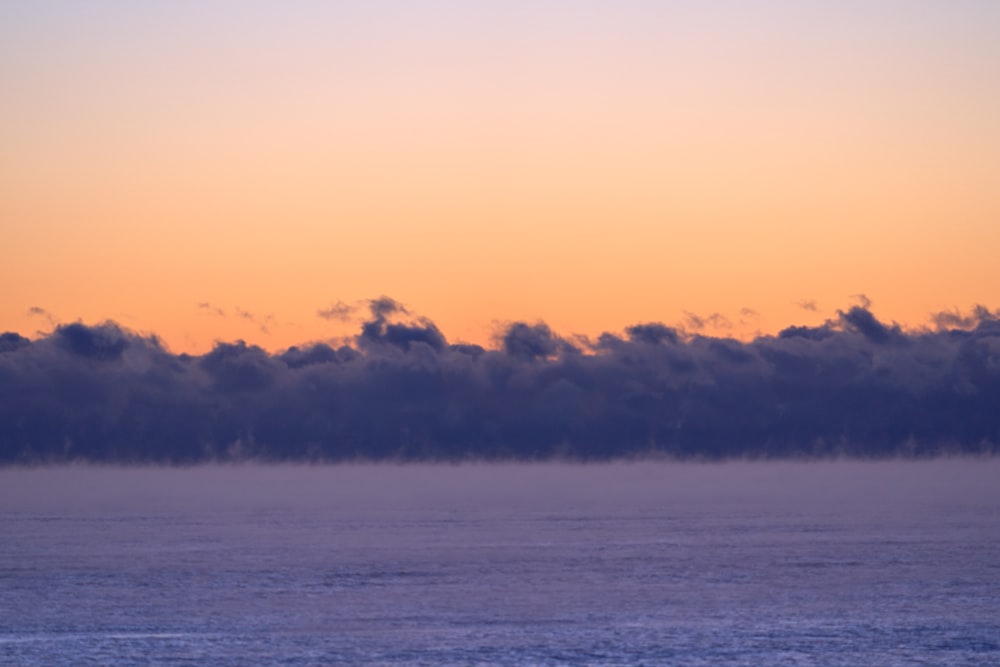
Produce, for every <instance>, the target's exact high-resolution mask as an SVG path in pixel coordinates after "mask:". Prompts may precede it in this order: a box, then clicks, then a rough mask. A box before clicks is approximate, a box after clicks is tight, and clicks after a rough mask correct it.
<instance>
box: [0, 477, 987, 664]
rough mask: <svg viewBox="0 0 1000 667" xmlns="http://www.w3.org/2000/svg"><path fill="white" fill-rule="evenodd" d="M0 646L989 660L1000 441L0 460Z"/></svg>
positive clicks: (54, 650)
mask: <svg viewBox="0 0 1000 667" xmlns="http://www.w3.org/2000/svg"><path fill="white" fill-rule="evenodd" d="M0 664H3V665H40V666H42V665H44V666H47V667H55V666H59V665H130V664H133V665H188V664H190V665H241V666H242V665H251V664H259V665H576V664H580V665H713V666H719V665H747V666H750V665H753V666H755V667H756V666H768V665H825V666H837V665H851V666H855V665H864V666H868V665H878V666H882V667H885V666H892V665H970V666H971V665H975V666H977V667H978V666H983V665H1000V461H998V460H990V459H977V460H962V459H946V460H935V461H923V462H907V461H898V462H826V463H775V462H768V463H725V464H690V463H684V464H677V463H667V462H636V463H621V464H600V465H598V464H587V465H583V464H562V463H560V464H523V465H513V464H511V465H506V464H505V465H487V464H468V465H405V466H396V465H342V466H314V467H310V466H290V465H289V466H257V465H240V466H205V467H193V468H177V469H171V468H113V467H108V468H105V467H83V466H81V467H41V468H33V469H18V468H7V469H0Z"/></svg>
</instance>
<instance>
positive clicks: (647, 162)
mask: <svg viewBox="0 0 1000 667" xmlns="http://www.w3.org/2000/svg"><path fill="white" fill-rule="evenodd" d="M22 4H23V6H21V5H22ZM945 4H946V3H915V2H905V3H904V2H898V3H881V4H880V6H879V8H873V7H870V6H869V5H870V3H861V2H853V1H849V2H843V3H836V6H833V5H834V3H803V2H777V1H775V2H762V3H736V2H729V3H722V2H714V3H712V2H709V3H687V2H678V3H662V5H661V4H660V3H647V2H623V3H600V2H587V1H580V2H557V1H551V0H550V1H540V2H532V3H528V2H522V1H520V0H515V1H513V2H505V3H492V2H482V3H452V2H410V3H401V2H393V1H389V0H380V1H375V2H367V3H355V2H343V3H310V2H290V3H282V4H281V5H280V6H279V5H271V6H250V5H249V4H248V3H233V2H215V3H194V2H174V3H163V5H162V6H156V7H138V6H136V3H126V2H97V3H94V4H93V5H88V8H87V9H84V8H83V7H82V6H80V5H78V4H77V3H71V2H49V3H43V2H40V3H10V4H9V5H5V6H3V7H2V8H0V99H3V100H4V103H3V104H2V105H0V145H2V146H3V150H2V152H0V281H2V284H3V285H4V286H5V287H4V289H3V292H2V296H0V330H15V331H19V332H21V333H23V334H27V335H35V334H36V333H37V332H39V331H45V330H48V329H50V328H51V326H52V324H53V323H54V322H70V321H74V320H77V319H82V320H83V321H85V322H94V321H100V320H104V319H114V320H116V321H118V322H120V323H122V324H123V325H125V326H128V327H131V328H134V329H136V330H139V331H143V332H155V333H157V334H159V335H161V336H162V337H163V338H164V340H165V341H166V342H167V343H168V344H169V346H170V347H171V348H172V349H174V350H175V351H193V352H201V351H204V350H207V349H208V348H209V347H210V346H211V344H212V341H213V340H215V339H233V338H244V339H246V340H247V341H249V342H253V343H257V344H260V345H262V346H264V347H266V348H269V349H279V348H282V347H287V346H288V345H292V344H295V343H301V342H305V341H309V340H317V339H325V338H329V337H333V336H339V335H344V334H346V333H350V332H352V331H353V330H354V329H355V328H356V322H355V323H347V324H345V323H337V322H332V321H329V320H325V319H323V318H320V317H318V316H317V311H318V310H319V309H323V308H327V307H329V306H330V305H332V304H335V303H337V302H338V301H342V302H344V303H348V304H356V303H360V302H361V301H362V300H364V299H367V298H372V297H377V296H379V295H382V294H386V295H389V296H392V297H394V298H396V299H397V300H399V301H402V302H403V303H404V304H406V305H407V306H408V307H410V308H411V309H412V310H414V311H416V312H417V313H419V314H422V315H426V316H428V317H430V318H431V319H433V320H434V321H435V322H436V323H437V324H438V325H439V326H440V327H441V329H442V330H443V331H444V332H445V334H446V335H448V337H449V338H450V339H451V340H459V339H461V340H466V341H473V342H481V343H485V342H487V341H488V340H489V337H490V334H491V332H493V331H495V330H496V328H497V326H498V323H501V322H503V321H509V320H515V319H526V320H535V319H544V320H546V321H547V322H548V323H549V324H550V325H551V326H552V327H553V328H554V329H556V330H557V331H559V332H561V333H563V334H572V333H582V334H587V335H595V334H597V333H599V332H601V331H604V330H612V331H618V330H621V329H622V328H623V327H625V326H626V325H628V324H632V323H635V322H638V321H649V320H659V321H664V322H666V323H668V324H678V323H684V322H685V320H686V318H687V316H688V314H689V313H695V314H698V315H701V316H706V315H709V314H711V313H720V314H722V315H724V316H725V317H727V318H728V319H729V320H730V321H731V322H732V323H733V327H734V328H733V329H732V330H731V331H732V332H733V333H735V334H738V335H751V334H753V333H754V332H756V331H758V330H759V331H763V332H769V331H774V330H776V329H778V328H780V327H783V326H786V325H788V324H792V323H818V322H821V321H822V320H823V319H824V318H826V317H830V316H833V315H834V313H835V311H836V309H837V308H844V307H846V306H848V305H850V304H851V303H853V302H854V300H853V298H852V295H855V294H859V293H864V294H866V295H868V296H869V297H870V298H871V299H872V300H873V302H874V310H875V312H876V314H878V315H879V316H880V317H882V318H883V319H887V320H896V321H899V322H901V323H904V324H909V325H919V324H922V323H924V322H926V321H927V317H928V315H929V314H930V313H932V312H935V311H938V310H942V309H946V308H953V307H958V308H962V309H966V308H968V307H970V306H971V305H973V304H975V303H984V304H985V305H987V306H990V307H998V306H1000V278H998V277H997V276H998V272H997V271H996V270H995V268H994V265H995V263H996V262H995V257H996V255H997V251H998V250H1000V176H998V174H1000V123H998V122H997V119H998V118H1000V5H997V4H996V3H992V2H985V1H984V2H975V1H971V0H970V1H966V2H960V3H947V4H948V6H945ZM327 5H330V6H327ZM334 5H335V6H334ZM803 301H814V302H815V303H816V305H817V310H816V312H812V311H808V310H805V309H803V308H802V307H801V306H800V305H798V304H800V303H801V302H803ZM199 304H210V307H204V306H202V307H199ZM32 309H36V310H34V311H32ZM37 309H42V310H44V311H45V312H44V313H40V312H39V311H38V310H37ZM751 310H752V311H754V312H752V313H751V312H749V311H751ZM220 311H221V313H223V314H220ZM240 313H243V315H240ZM741 321H742V323H741Z"/></svg>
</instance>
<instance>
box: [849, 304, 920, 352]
mask: <svg viewBox="0 0 1000 667" xmlns="http://www.w3.org/2000/svg"><path fill="white" fill-rule="evenodd" d="M837 314H838V315H840V321H841V322H842V323H843V324H844V326H845V327H847V328H848V329H851V330H853V331H857V332H859V333H860V334H861V335H863V336H864V337H865V338H867V339H868V340H870V341H871V342H873V343H876V344H879V345H881V344H884V343H889V342H891V341H894V340H895V341H899V342H903V341H905V340H906V338H905V336H903V334H902V332H901V331H900V329H899V327H898V326H896V325H893V326H891V327H889V326H886V325H884V324H882V323H881V322H879V321H878V320H877V319H876V318H875V316H874V315H872V313H871V311H869V310H867V309H865V308H862V307H860V306H854V307H853V308H851V309H850V310H848V311H847V312H846V313H845V312H844V311H842V310H838V311H837Z"/></svg>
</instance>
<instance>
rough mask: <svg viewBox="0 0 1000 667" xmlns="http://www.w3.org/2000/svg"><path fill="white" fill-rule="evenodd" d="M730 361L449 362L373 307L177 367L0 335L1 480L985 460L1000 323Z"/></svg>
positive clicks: (779, 344)
mask: <svg viewBox="0 0 1000 667" xmlns="http://www.w3.org/2000/svg"><path fill="white" fill-rule="evenodd" d="M869 305H870V303H868V302H867V300H864V301H862V303H860V304H859V305H855V306H852V307H851V308H849V309H848V310H846V311H838V317H837V319H836V320H829V321H827V322H825V323H824V324H822V325H819V326H814V327H808V326H795V325H792V326H789V327H786V328H785V329H782V330H781V331H780V332H779V333H778V334H776V335H774V336H766V337H759V338H755V339H753V340H750V341H739V340H735V339H732V338H725V337H713V336H711V335H701V334H698V333H694V334H693V335H691V334H689V333H688V332H685V331H681V330H678V329H675V328H672V327H669V326H666V325H664V324H662V323H658V322H646V323H640V324H635V325H632V326H630V327H627V328H626V329H625V330H624V332H622V333H618V334H615V333H604V334H602V335H600V336H598V337H596V338H580V337H563V336H560V335H559V334H558V333H557V332H554V331H553V330H552V329H551V328H550V327H549V326H548V325H546V324H545V323H542V322H536V323H528V322H513V323H510V324H509V325H507V326H506V328H504V329H503V330H502V331H501V332H500V333H499V335H498V337H497V341H496V346H495V347H493V348H490V349H487V348H484V347H482V346H479V345H471V344H463V343H451V342H449V341H448V339H447V337H446V336H445V334H444V333H443V332H442V331H441V330H440V329H439V328H438V327H437V325H436V324H435V323H434V322H433V321H431V320H429V319H428V318H425V317H420V316H419V315H414V314H413V313H412V312H410V311H409V310H408V309H406V308H405V307H404V306H402V305H401V304H399V303H398V302H396V301H394V300H393V299H391V298H388V297H381V298H379V299H373V300H371V301H370V302H369V303H368V314H367V316H366V319H365V320H364V321H363V322H361V324H360V331H359V333H358V334H357V335H356V336H355V337H354V338H353V339H351V340H349V341H343V344H340V345H329V344H326V343H322V342H316V343H312V344H309V345H304V346H302V347H296V346H293V347H289V348H287V349H285V350H283V351H281V352H275V353H270V352H267V351H265V350H263V349H262V348H260V347H256V346H254V345H248V344H246V343H245V342H243V341H236V342H231V343H225V342H220V343H217V344H216V345H215V346H214V347H213V348H212V350H211V351H210V352H208V353H206V354H203V355H198V356H191V355H187V354H184V353H180V354H174V353H171V352H169V351H168V350H167V349H166V348H165V347H164V346H163V345H161V344H160V342H159V340H158V339H156V338H155V337H144V336H142V335H138V334H136V333H134V332H131V331H129V330H127V329H123V328H121V327H119V326H117V325H115V324H113V323H105V324H100V325H94V326H88V325H84V324H82V323H74V324H67V325H61V326H59V327H57V328H56V329H55V330H54V331H53V332H52V333H51V334H49V335H48V336H46V337H43V338H40V339H37V340H34V341H32V340H29V339H27V338H25V337H23V336H20V335H18V334H14V333H5V334H0V463H15V462H28V463H30V462H35V461H49V462H60V461H72V460H87V461H96V462H103V461H118V462H173V463H194V462H200V461H212V460H240V459H261V460H273V461H281V460H291V461H295V460H297V461H322V460H327V461H350V460H414V461H416V460H447V461H461V460H467V459H477V458H478V459H485V460H505V459H525V460H546V459H561V458H566V459H584V460H586V459H590V460H610V459H618V458H629V457H635V456H643V455H663V456H667V457H674V458H680V459H698V458H704V459H726V458H782V457H790V458H796V457H803V456H805V457H817V458H825V457H839V456H853V457H861V458H880V457H892V456H899V455H905V456H917V457H920V456H934V455H939V454H942V453H979V454H984V453H985V454H989V453H997V452H998V450H1000V413H998V412H997V410H996V406H997V405H998V404H1000V311H990V310H989V309H987V308H985V307H980V308H978V309H974V310H973V311H970V312H969V313H968V314H962V313H955V312H948V313H944V314H939V315H938V317H937V318H936V320H935V321H936V327H935V328H934V329H930V328H925V329H921V330H904V329H903V328H901V327H900V326H898V325H896V324H890V323H885V322H882V321H880V320H879V319H878V318H877V317H876V316H875V315H874V314H873V312H872V311H871V310H869V309H868V307H867V306H869Z"/></svg>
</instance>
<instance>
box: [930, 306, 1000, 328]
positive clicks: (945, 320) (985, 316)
mask: <svg viewBox="0 0 1000 667" xmlns="http://www.w3.org/2000/svg"><path fill="white" fill-rule="evenodd" d="M997 319H1000V310H996V311H992V312H991V311H990V309H989V308H987V307H986V306H983V305H976V306H974V307H973V308H972V311H971V312H969V313H966V314H962V313H961V312H960V311H958V310H957V309H956V310H943V311H941V312H939V313H934V314H933V315H932V316H931V321H932V322H933V323H934V326H936V327H937V328H938V329H939V330H941V329H972V328H975V327H976V326H978V325H979V324H980V323H983V322H990V321H993V320H997Z"/></svg>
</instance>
